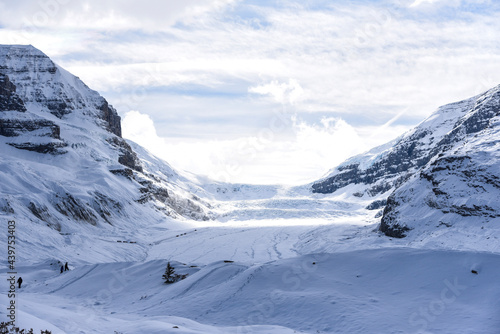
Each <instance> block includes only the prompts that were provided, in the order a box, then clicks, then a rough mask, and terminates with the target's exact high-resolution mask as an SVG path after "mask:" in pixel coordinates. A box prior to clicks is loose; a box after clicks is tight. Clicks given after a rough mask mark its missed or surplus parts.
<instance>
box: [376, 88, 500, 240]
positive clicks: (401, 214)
mask: <svg viewBox="0 0 500 334" xmlns="http://www.w3.org/2000/svg"><path fill="white" fill-rule="evenodd" d="M461 105H463V106H465V108H461V110H460V114H459V117H458V118H456V119H453V121H454V124H453V128H452V130H451V131H448V132H447V133H446V134H445V135H444V136H443V137H442V138H441V140H440V141H439V143H438V145H436V147H434V149H433V150H432V156H431V159H429V161H428V162H427V163H426V164H425V166H423V167H422V168H421V169H420V170H419V171H418V173H415V174H414V175H413V176H412V177H411V178H409V179H408V181H406V182H405V183H404V184H403V185H402V186H401V187H399V188H398V189H396V191H395V192H394V193H392V194H391V196H389V198H388V200H387V206H386V208H385V210H384V216H383V217H382V224H381V227H380V229H381V231H383V232H384V233H385V234H386V235H389V236H393V237H404V236H406V234H408V231H410V230H413V229H418V230H420V233H423V232H424V231H426V230H429V228H430V229H431V230H435V229H436V228H438V229H444V230H445V231H446V230H447V229H450V228H451V229H450V230H451V231H453V233H456V231H457V230H460V228H462V230H466V231H468V233H470V234H472V235H478V236H481V237H480V239H484V242H493V240H492V241H488V240H489V237H488V235H485V232H487V233H486V234H490V233H491V232H492V230H497V232H498V229H499V224H500V202H499V200H498V199H499V198H500V86H498V87H496V88H493V89H491V90H489V91H487V92H486V93H484V94H481V95H479V96H477V97H474V98H472V99H469V100H466V101H464V102H461ZM485 228H486V231H484V230H485ZM441 234H442V232H441ZM448 234H452V233H448ZM495 234H496V235H498V234H497V233H495Z"/></svg>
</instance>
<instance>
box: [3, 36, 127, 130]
mask: <svg viewBox="0 0 500 334" xmlns="http://www.w3.org/2000/svg"><path fill="white" fill-rule="evenodd" d="M0 74H1V75H2V76H4V77H5V76H7V77H8V85H9V86H8V87H10V88H7V86H6V85H7V84H6V81H4V84H3V86H5V87H4V88H5V89H12V87H15V91H16V92H17V95H18V96H19V97H20V98H21V100H22V102H23V103H24V104H25V105H26V107H27V108H28V109H29V108H30V106H31V105H36V107H37V108H38V109H39V108H40V107H42V111H45V112H48V113H50V114H52V115H54V116H56V117H58V118H61V119H62V118H64V117H65V116H66V115H68V114H71V113H73V112H78V113H80V114H84V115H89V116H91V117H93V118H94V120H95V121H96V122H97V123H99V124H100V125H101V126H102V127H104V128H105V129H106V130H108V131H109V132H111V133H113V134H115V135H117V136H118V137H121V125H120V116H118V113H117V112H116V110H115V109H114V108H113V107H112V106H111V105H109V104H108V102H107V101H106V100H105V99H104V98H103V97H102V96H100V95H99V93H97V92H96V91H94V90H91V89H90V88H89V87H87V85H85V84H84V83H83V82H82V81H81V80H80V79H79V78H77V77H75V76H74V75H72V74H70V73H69V72H67V71H66V70H64V69H62V68H61V67H59V66H57V65H56V64H55V63H54V62H53V61H52V60H51V59H50V58H49V57H48V56H47V55H45V54H44V53H43V52H41V51H40V50H38V49H36V48H34V47H33V46H31V45H0ZM0 85H1V84H0Z"/></svg>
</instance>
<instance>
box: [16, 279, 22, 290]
mask: <svg viewBox="0 0 500 334" xmlns="http://www.w3.org/2000/svg"><path fill="white" fill-rule="evenodd" d="M17 284H18V286H19V289H21V284H23V279H22V278H21V276H19V278H18V279H17Z"/></svg>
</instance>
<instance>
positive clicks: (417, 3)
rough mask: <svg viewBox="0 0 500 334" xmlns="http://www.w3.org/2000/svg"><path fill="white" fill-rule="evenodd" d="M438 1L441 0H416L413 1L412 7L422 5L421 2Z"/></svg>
mask: <svg viewBox="0 0 500 334" xmlns="http://www.w3.org/2000/svg"><path fill="white" fill-rule="evenodd" d="M437 1H440V0H415V2H413V3H412V4H411V5H410V7H417V6H420V5H421V4H425V3H430V4H432V3H435V2H437Z"/></svg>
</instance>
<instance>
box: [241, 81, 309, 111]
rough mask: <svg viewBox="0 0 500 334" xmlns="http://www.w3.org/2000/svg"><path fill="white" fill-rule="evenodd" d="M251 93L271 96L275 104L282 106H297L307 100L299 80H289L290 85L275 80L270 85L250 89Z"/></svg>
mask: <svg viewBox="0 0 500 334" xmlns="http://www.w3.org/2000/svg"><path fill="white" fill-rule="evenodd" d="M248 91H249V92H250V93H257V94H261V95H269V96H271V97H272V98H273V100H274V101H275V102H278V103H281V104H292V105H293V104H295V103H296V102H299V101H301V100H303V99H304V98H305V92H304V89H303V88H302V87H301V86H300V84H299V83H298V82H297V80H294V79H289V80H288V83H285V82H282V83H280V82H278V81H277V80H273V81H271V82H270V83H267V84H263V85H259V86H254V87H250V88H249V89H248Z"/></svg>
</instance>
